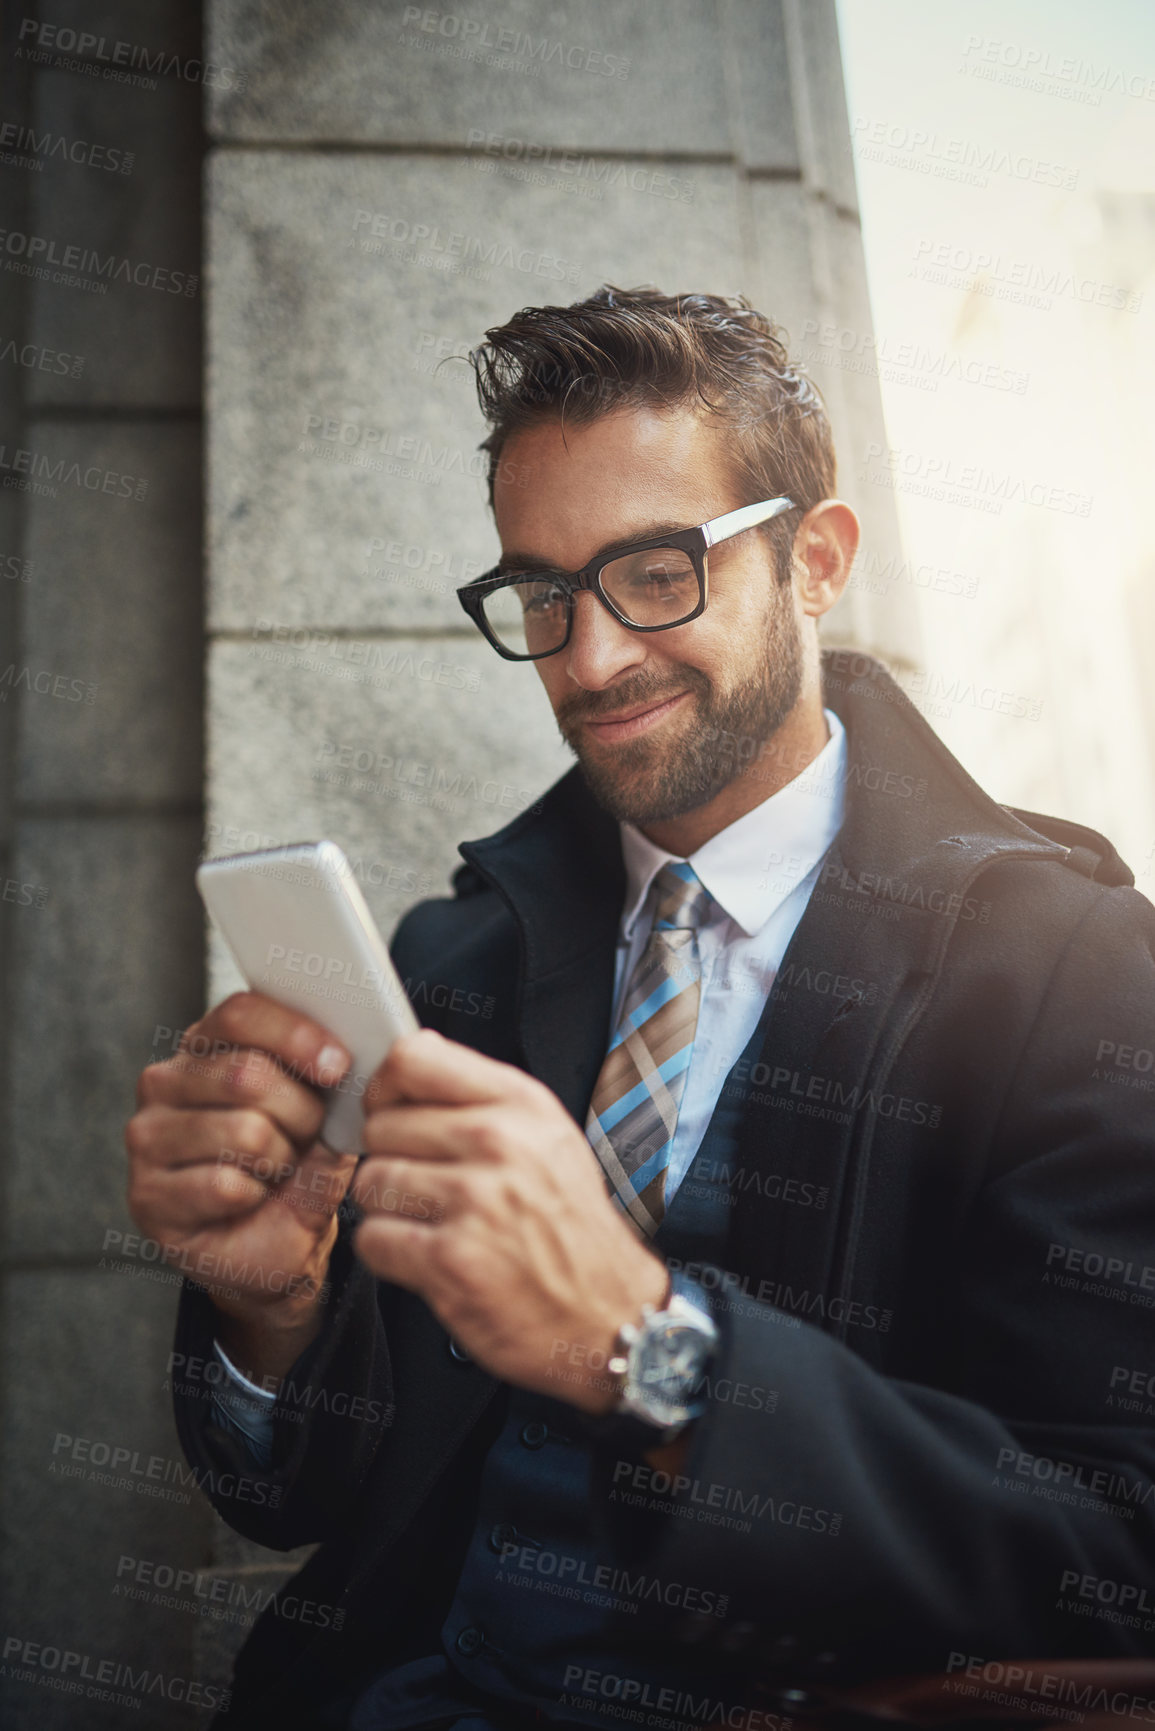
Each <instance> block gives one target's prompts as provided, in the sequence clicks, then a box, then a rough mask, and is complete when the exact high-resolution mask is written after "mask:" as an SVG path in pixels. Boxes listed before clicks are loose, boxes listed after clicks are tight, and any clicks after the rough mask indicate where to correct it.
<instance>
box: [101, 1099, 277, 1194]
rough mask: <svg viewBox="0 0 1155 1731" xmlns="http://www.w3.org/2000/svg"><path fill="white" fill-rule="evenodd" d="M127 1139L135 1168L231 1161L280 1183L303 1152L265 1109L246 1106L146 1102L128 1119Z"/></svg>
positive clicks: (266, 1181)
mask: <svg viewBox="0 0 1155 1731" xmlns="http://www.w3.org/2000/svg"><path fill="white" fill-rule="evenodd" d="M124 1139H125V1143H126V1145H127V1148H128V1151H129V1154H130V1155H131V1156H132V1160H133V1166H134V1170H140V1169H145V1168H151V1167H156V1168H159V1169H162V1170H169V1171H175V1170H178V1169H179V1168H180V1167H183V1166H205V1165H212V1166H232V1167H233V1168H234V1169H236V1170H238V1171H242V1172H247V1173H248V1175H249V1176H250V1177H253V1178H256V1179H257V1180H258V1181H259V1182H260V1183H263V1184H281V1183H284V1181H285V1180H286V1179H287V1178H291V1177H292V1175H293V1173H294V1172H295V1171H296V1170H297V1168H298V1166H299V1165H300V1164H301V1159H302V1156H301V1155H300V1153H299V1152H298V1150H297V1149H296V1148H294V1146H293V1144H292V1143H291V1142H290V1141H289V1139H288V1137H287V1136H285V1135H284V1134H283V1132H282V1131H281V1130H279V1129H278V1127H277V1126H276V1124H274V1123H273V1122H272V1120H271V1119H270V1118H268V1117H266V1115H265V1114H264V1113H263V1112H257V1111H254V1110H252V1109H251V1108H248V1107H236V1108H232V1109H227V1108H224V1107H216V1108H213V1107H209V1108H207V1109H206V1110H204V1111H201V1112H190V1111H187V1110H185V1109H184V1108H182V1107H178V1106H163V1105H159V1104H158V1105H155V1106H145V1107H143V1108H142V1109H141V1111H139V1112H137V1113H136V1114H135V1116H134V1117H132V1118H130V1119H129V1121H128V1125H127V1128H126V1129H125V1133H124Z"/></svg>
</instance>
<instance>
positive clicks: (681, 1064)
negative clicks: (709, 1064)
mask: <svg viewBox="0 0 1155 1731" xmlns="http://www.w3.org/2000/svg"><path fill="white" fill-rule="evenodd" d="M693 1044H694V1043H693V1041H692V1040H691V1041H690V1042H689V1043H688V1044H687V1045H685V1046H683V1047H682V1048H681V1050H680V1051H678V1052H673V1053H671V1055H670V1056H669V1057H668V1058H667V1059H666V1061H665V1063H664V1064H659V1065H658V1067H657V1069H656V1070H651V1071H649V1072H648V1074H649V1075H651V1076H660V1077H661V1078H662V1081H663V1082H665V1083H666V1085H667V1086H669V1084H670V1082H671V1081H673V1079H674V1077H675V1076H680V1075H681V1074H682V1071H683V1070H688V1069H689V1067H690V1054H691V1052H692V1051H693ZM650 1097H651V1096H650V1089H649V1087H648V1085H647V1082H646V1080H645V1078H643V1079H642V1081H640V1082H638V1083H636V1084H635V1086H634V1087H632V1088H631V1089H630V1091H629V1093H628V1094H623V1095H622V1096H621V1098H620V1099H617V1100H614V1101H612V1102H611V1104H610V1105H608V1106H607V1107H606V1109H605V1111H604V1112H602V1113H600V1114H599V1116H598V1123H599V1124H600V1125H601V1127H602V1129H603V1131H605V1132H607V1133H608V1132H609V1131H610V1130H612V1129H613V1127H614V1125H615V1124H616V1123H618V1121H619V1120H620V1119H622V1118H624V1117H625V1116H626V1114H627V1113H629V1112H632V1111H633V1109H634V1107H635V1106H640V1105H641V1103H642V1101H643V1100H647V1099H649V1098H650Z"/></svg>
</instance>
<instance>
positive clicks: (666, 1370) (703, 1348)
mask: <svg viewBox="0 0 1155 1731" xmlns="http://www.w3.org/2000/svg"><path fill="white" fill-rule="evenodd" d="M709 1351H710V1344H709V1341H708V1340H707V1339H706V1338H705V1336H704V1335H703V1333H702V1331H701V1329H699V1328H687V1327H686V1326H685V1325H684V1324H682V1323H677V1322H674V1323H669V1324H668V1325H667V1326H666V1327H665V1328H663V1329H661V1330H660V1331H659V1332H657V1333H655V1334H652V1335H649V1336H647V1338H646V1340H645V1342H644V1344H643V1347H642V1353H641V1358H640V1362H639V1364H638V1372H637V1380H638V1383H639V1384H640V1389H641V1392H642V1393H643V1395H644V1397H645V1399H646V1402H647V1404H649V1403H650V1402H651V1401H652V1402H654V1403H655V1404H661V1405H663V1406H671V1407H681V1406H684V1405H685V1404H686V1402H688V1401H689V1400H691V1399H692V1398H693V1396H694V1394H695V1393H696V1391H697V1385H698V1383H699V1382H700V1381H701V1378H702V1371H703V1369H704V1366H705V1362H706V1358H707V1355H708V1353H709Z"/></svg>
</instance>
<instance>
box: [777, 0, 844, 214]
mask: <svg viewBox="0 0 1155 1731" xmlns="http://www.w3.org/2000/svg"><path fill="white" fill-rule="evenodd" d="M785 17H786V27H787V38H788V41H789V45H790V59H791V77H792V84H793V89H794V108H795V115H796V117H797V124H798V143H799V151H800V155H801V161H802V169H803V174H804V176H805V180H806V184H807V186H808V187H809V188H811V189H812V190H813V191H815V192H819V193H821V194H822V195H823V196H824V197H826V198H828V199H829V200H830V201H831V203H832V204H833V205H834V206H835V207H836V208H837V209H839V210H843V211H851V212H857V210H858V190H857V187H856V185H855V180H854V160H853V157H852V155H851V151H850V128H849V122H848V120H847V115H846V88H845V85H844V83H843V76H842V51H841V48H840V45H839V40H838V13H837V10H836V7H835V0H785Z"/></svg>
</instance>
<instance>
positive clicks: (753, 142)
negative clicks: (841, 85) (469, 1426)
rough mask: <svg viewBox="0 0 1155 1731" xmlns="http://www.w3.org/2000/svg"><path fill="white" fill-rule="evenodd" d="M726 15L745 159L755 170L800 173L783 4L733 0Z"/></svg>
mask: <svg viewBox="0 0 1155 1731" xmlns="http://www.w3.org/2000/svg"><path fill="white" fill-rule="evenodd" d="M723 16H724V18H725V20H726V30H727V36H728V39H729V41H728V46H729V56H730V65H731V66H732V68H733V78H734V84H735V86H736V98H735V100H734V102H733V117H734V130H735V136H736V142H737V146H738V154H739V157H740V159H741V161H742V163H743V165H744V166H745V167H746V168H748V169H753V170H755V171H761V172H763V173H765V172H774V173H777V174H789V173H798V172H800V170H801V161H800V157H799V153H798V138H797V133H796V129H795V121H794V98H793V94H792V92H791V89H790V63H789V58H788V55H787V48H786V29H785V23H784V20H783V16H782V0H729V4H728V5H727V6H726V7H725V9H724V13H723Z"/></svg>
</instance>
